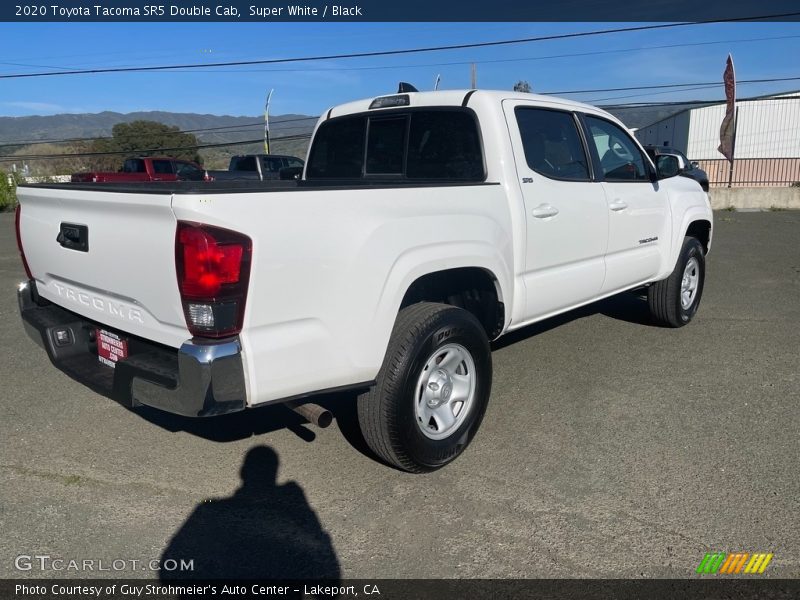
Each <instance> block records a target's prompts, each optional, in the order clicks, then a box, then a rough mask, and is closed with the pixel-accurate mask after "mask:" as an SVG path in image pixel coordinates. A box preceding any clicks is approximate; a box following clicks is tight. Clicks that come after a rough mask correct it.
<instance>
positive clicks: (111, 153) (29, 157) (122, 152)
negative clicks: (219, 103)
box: [0, 133, 311, 162]
mask: <svg viewBox="0 0 800 600" xmlns="http://www.w3.org/2000/svg"><path fill="white" fill-rule="evenodd" d="M310 138H311V134H310V133H308V134H298V135H287V136H282V137H279V138H274V139H273V140H272V141H293V140H303V139H310ZM263 141H264V139H263V138H258V139H255V140H243V141H241V142H223V143H219V144H198V145H197V146H176V147H174V148H147V149H142V150H120V151H109V152H72V153H69V154H40V155H37V154H17V155H10V154H9V155H5V156H0V162H14V161H17V160H48V159H60V158H77V157H90V156H119V155H135V154H158V153H161V152H178V151H180V150H203V149H205V148H225V147H229V146H245V145H249V144H259V143H262V142H263Z"/></svg>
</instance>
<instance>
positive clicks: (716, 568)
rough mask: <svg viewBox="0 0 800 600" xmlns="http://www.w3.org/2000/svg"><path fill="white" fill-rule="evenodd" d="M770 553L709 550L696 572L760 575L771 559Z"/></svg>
mask: <svg viewBox="0 0 800 600" xmlns="http://www.w3.org/2000/svg"><path fill="white" fill-rule="evenodd" d="M772 556H773V555H772V554H771V553H770V554H766V553H755V554H750V553H749V552H734V553H731V554H726V553H725V552H709V553H706V555H705V556H704V557H703V560H701V561H700V566H698V567H697V573H700V574H705V575H715V574H727V575H738V574H740V573H745V574H748V575H760V574H761V573H763V572H764V569H766V568H767V565H768V564H769V563H770V561H771V560H772Z"/></svg>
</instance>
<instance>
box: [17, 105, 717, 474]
mask: <svg viewBox="0 0 800 600" xmlns="http://www.w3.org/2000/svg"><path fill="white" fill-rule="evenodd" d="M671 159H672V160H674V157H665V158H664V160H662V161H661V163H660V164H659V167H658V168H657V167H656V166H655V165H654V164H653V163H652V162H651V161H650V159H649V158H648V157H647V155H646V154H645V152H644V151H643V149H642V147H641V146H640V145H639V143H638V142H637V141H636V140H635V139H634V138H633V137H632V136H631V134H630V133H629V131H628V130H627V129H626V128H625V127H624V126H623V125H622V124H621V123H620V122H619V121H617V120H616V119H615V118H613V117H612V116H610V115H609V114H607V113H605V112H603V111H602V110H599V109H597V108H594V107H592V106H588V105H584V104H578V103H575V102H571V101H567V100H560V99H557V98H551V97H543V96H535V95H531V94H521V93H506V92H490V91H482V90H479V91H475V90H471V91H462V92H458V91H442V92H428V93H414V92H410V93H399V94H396V95H390V96H383V97H377V98H374V99H367V100H362V101H358V102H353V103H350V104H345V105H342V106H338V107H336V108H333V109H331V110H329V111H327V113H325V114H324V116H322V117H321V118H320V120H319V123H318V124H317V126H316V129H315V132H314V136H313V141H312V144H311V147H310V150H309V154H308V161H307V164H306V167H305V173H304V175H303V178H302V180H300V181H283V182H280V181H278V182H240V183H232V182H212V183H205V184H204V183H192V182H179V183H169V184H138V185H127V186H126V185H123V184H94V185H81V184H61V185H50V184H42V185H29V186H24V187H20V188H19V199H20V205H21V206H20V212H18V214H17V235H18V239H19V245H20V251H21V254H22V258H23V262H24V265H25V270H26V272H27V275H28V281H27V282H25V283H23V284H21V285H20V290H19V305H20V310H21V313H22V319H23V321H24V324H25V326H26V329H27V331H28V332H29V334H30V335H31V336H32V337H33V338H34V339H35V340H36V341H37V342H38V343H40V344H41V345H42V346H44V348H45V349H46V351H47V354H48V356H49V358H50V360H51V361H52V362H53V364H54V365H55V366H56V367H58V368H59V369H61V370H62V371H64V372H66V373H67V374H68V375H70V376H72V377H74V378H75V379H77V380H79V381H81V382H83V383H85V384H87V385H89V386H90V387H92V388H93V389H94V390H96V391H98V392H100V393H102V394H104V395H107V396H110V397H112V398H114V399H116V400H118V401H120V402H122V403H124V404H126V405H128V406H137V405H148V406H152V407H156V408H159V409H162V410H165V411H169V412H173V413H178V414H182V415H190V416H210V415H216V414H221V413H227V412H231V411H237V410H242V409H246V408H250V407H256V406H261V405H267V404H272V403H279V402H291V403H292V405H293V406H294V407H295V408H297V407H298V406H299V407H300V408H303V407H305V408H307V409H308V408H309V406H310V407H312V408H313V407H314V406H315V405H313V404H311V405H308V404H306V405H304V404H303V403H304V402H308V399H309V398H311V397H313V395H314V394H318V393H322V392H327V391H331V390H341V389H353V390H357V391H360V395H359V397H358V400H357V402H358V419H359V422H360V425H361V428H362V430H363V433H364V437H365V439H366V441H367V442H368V444H369V445H370V447H371V448H372V449H373V450H374V452H375V453H376V454H377V455H378V456H379V457H380V458H382V459H384V460H385V461H387V462H388V463H390V464H392V465H395V466H396V467H399V468H401V469H406V470H408V471H427V470H432V469H436V468H438V467H441V466H443V465H445V464H447V463H448V462H450V461H451V460H453V459H454V458H455V457H456V456H458V455H459V454H460V453H461V452H462V451H463V450H464V448H465V447H466V446H467V445H468V444H469V443H470V441H471V440H472V438H473V436H474V435H475V432H476V431H477V429H478V427H479V425H480V422H481V420H482V418H483V416H484V412H485V410H486V407H487V403H488V400H489V394H490V390H491V383H492V364H491V353H490V348H489V342H490V340H493V339H495V338H498V337H499V336H501V335H503V334H505V333H507V332H509V331H512V330H515V329H518V328H521V327H524V326H526V325H528V324H530V323H533V322H535V321H539V320H542V319H546V318H548V317H551V316H553V315H556V314H558V313H562V312H565V311H568V310H570V309H573V308H576V307H578V306H581V305H584V304H588V303H590V302H593V301H595V300H598V299H600V298H603V297H606V296H610V295H612V294H617V293H619V292H622V291H625V290H631V289H634V288H640V287H643V286H647V295H648V301H649V306H650V310H651V312H652V315H653V317H654V319H655V320H657V321H659V322H661V323H662V324H665V325H668V326H672V327H680V326H681V325H684V324H686V323H687V322H689V321H690V320H691V319H692V317H693V316H694V315H695V313H696V311H697V307H698V304H699V302H700V298H701V295H702V292H703V280H704V274H705V257H706V254H707V253H708V251H709V247H710V245H711V230H712V213H711V210H710V206H709V202H708V198H707V195H706V194H705V193H704V192H703V191H702V190H701V188H700V185H699V184H698V183H697V182H696V181H693V180H691V179H688V178H686V177H675V176H673V175H675V174H677V171H678V169H677V165H674V164H673V165H671V164H669V161H670V160H671ZM312 419H313V415H312Z"/></svg>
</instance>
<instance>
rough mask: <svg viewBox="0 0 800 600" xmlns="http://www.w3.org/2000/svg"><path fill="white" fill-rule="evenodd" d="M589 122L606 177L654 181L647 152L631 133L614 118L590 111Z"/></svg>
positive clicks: (608, 179) (592, 138)
mask: <svg viewBox="0 0 800 600" xmlns="http://www.w3.org/2000/svg"><path fill="white" fill-rule="evenodd" d="M586 125H587V126H588V127H589V131H590V132H591V141H592V143H593V144H594V147H595V149H596V150H597V156H598V157H599V158H600V169H601V171H602V172H603V175H604V176H605V179H606V181H650V174H649V172H648V170H647V167H646V162H645V159H644V156H643V155H642V152H641V151H640V150H639V146H637V145H636V143H635V142H634V141H633V140H632V139H631V137H630V135H628V133H626V132H625V131H623V129H622V128H621V127H619V126H618V125H615V124H614V123H611V122H610V121H606V120H605V119H598V118H597V117H591V116H588V115H587V116H586Z"/></svg>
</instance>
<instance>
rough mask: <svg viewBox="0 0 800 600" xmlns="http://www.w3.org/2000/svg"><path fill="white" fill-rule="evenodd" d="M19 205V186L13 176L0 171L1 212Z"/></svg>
mask: <svg viewBox="0 0 800 600" xmlns="http://www.w3.org/2000/svg"><path fill="white" fill-rule="evenodd" d="M16 205H17V186H16V185H15V181H14V179H13V177H12V176H10V175H9V174H8V173H5V172H4V171H0V212H2V211H4V210H9V209H10V208H14V207H15V206H16Z"/></svg>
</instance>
